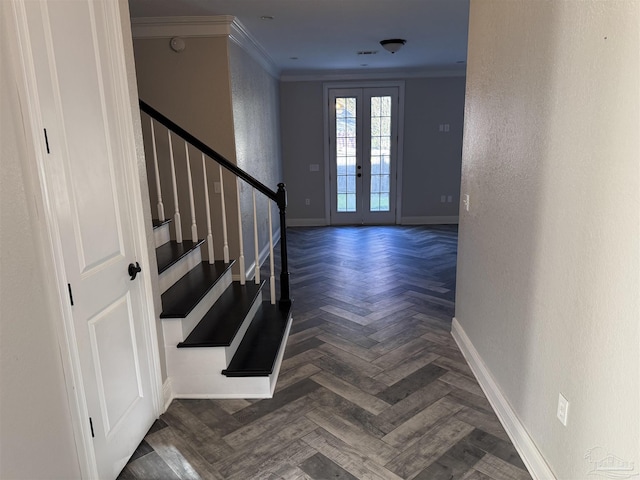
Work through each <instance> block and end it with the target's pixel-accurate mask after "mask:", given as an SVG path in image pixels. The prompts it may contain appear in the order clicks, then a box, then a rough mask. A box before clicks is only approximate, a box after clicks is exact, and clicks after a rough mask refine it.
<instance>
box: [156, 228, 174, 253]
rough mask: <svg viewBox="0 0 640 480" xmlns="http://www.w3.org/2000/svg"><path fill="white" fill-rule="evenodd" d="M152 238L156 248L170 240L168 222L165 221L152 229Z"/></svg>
mask: <svg viewBox="0 0 640 480" xmlns="http://www.w3.org/2000/svg"><path fill="white" fill-rule="evenodd" d="M153 239H154V241H155V244H156V248H158V247H159V246H161V245H164V244H165V243H167V242H168V241H169V240H171V232H170V231H169V223H165V224H164V225H161V226H159V227H156V228H154V229H153Z"/></svg>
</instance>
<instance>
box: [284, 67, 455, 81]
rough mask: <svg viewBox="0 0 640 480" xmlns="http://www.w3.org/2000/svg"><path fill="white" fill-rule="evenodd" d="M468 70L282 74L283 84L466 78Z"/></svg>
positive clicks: (347, 71) (348, 71)
mask: <svg viewBox="0 0 640 480" xmlns="http://www.w3.org/2000/svg"><path fill="white" fill-rule="evenodd" d="M466 75H467V71H466V69H460V70H457V69H442V70H434V69H408V70H378V71H371V70H367V71H350V70H346V71H342V72H340V71H337V72H336V71H332V72H330V73H329V72H326V71H317V70H316V71H313V70H312V71H306V72H304V71H302V72H293V71H291V72H286V71H285V72H282V74H281V75H280V81H281V82H343V81H367V80H397V79H405V78H439V77H466Z"/></svg>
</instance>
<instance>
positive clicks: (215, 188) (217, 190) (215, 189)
mask: <svg viewBox="0 0 640 480" xmlns="http://www.w3.org/2000/svg"><path fill="white" fill-rule="evenodd" d="M221 190H222V188H221V186H220V182H213V193H220V192H221Z"/></svg>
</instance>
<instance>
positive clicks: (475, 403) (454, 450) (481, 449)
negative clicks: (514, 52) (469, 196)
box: [119, 226, 531, 480]
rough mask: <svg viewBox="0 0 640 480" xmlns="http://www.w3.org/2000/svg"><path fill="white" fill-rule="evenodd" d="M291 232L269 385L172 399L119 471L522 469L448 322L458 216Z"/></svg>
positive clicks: (350, 473) (236, 474) (350, 475)
mask: <svg viewBox="0 0 640 480" xmlns="http://www.w3.org/2000/svg"><path fill="white" fill-rule="evenodd" d="M288 234H289V235H288V239H289V251H290V260H289V263H290V265H289V266H290V271H291V282H292V285H291V288H292V297H293V298H294V307H293V326H292V329H291V336H290V338H289V341H288V343H287V348H286V351H285V360H284V362H283V364H282V368H281V371H280V378H279V380H278V384H277V388H276V392H275V395H274V397H273V399H265V400H174V401H173V402H172V404H171V406H170V407H169V409H168V410H167V412H166V413H165V414H163V415H162V417H161V418H160V419H159V420H158V421H156V423H155V424H154V426H153V428H152V429H151V430H150V431H149V433H148V434H147V436H146V437H145V439H144V441H143V442H142V443H141V445H140V446H139V447H138V450H137V451H136V453H135V454H134V455H133V457H132V458H131V460H130V462H129V463H128V465H127V466H126V467H125V469H124V471H123V472H122V474H121V475H120V477H119V478H120V479H121V480H129V479H162V480H169V479H197V478H202V479H240V480H247V479H257V478H260V479H330V478H331V479H334V478H340V479H362V478H366V479H413V478H416V479H429V480H440V479H465V480H488V479H493V480H519V479H530V478H531V477H530V475H529V474H528V473H527V471H526V469H525V467H524V465H523V463H522V461H521V460H520V457H519V456H518V453H517V452H516V450H515V449H514V447H513V445H512V443H511V441H510V440H509V437H508V436H507V434H506V433H505V431H504V429H503V428H502V426H501V425H500V422H499V421H498V419H497V417H496V416H495V414H494V413H493V410H492V409H491V406H490V405H489V403H488V401H487V400H486V398H485V396H484V394H483V392H482V390H481V389H480V387H479V386H478V383H477V382H476V380H475V378H474V376H473V374H472V373H471V371H470V370H469V368H468V366H467V364H466V362H465V360H464V358H463V357H462V354H461V353H460V351H459V350H458V348H457V346H456V344H455V342H454V341H453V339H452V338H451V335H450V330H451V318H452V317H453V315H454V299H455V291H454V289H455V269H456V244H457V228H456V227H455V226H419V227H396V226H393V227H332V228H290V229H288ZM267 263H268V262H267Z"/></svg>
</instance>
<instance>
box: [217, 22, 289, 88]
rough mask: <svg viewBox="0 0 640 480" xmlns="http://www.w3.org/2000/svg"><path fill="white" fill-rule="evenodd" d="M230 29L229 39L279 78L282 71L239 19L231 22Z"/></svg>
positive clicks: (273, 75)
mask: <svg viewBox="0 0 640 480" xmlns="http://www.w3.org/2000/svg"><path fill="white" fill-rule="evenodd" d="M230 29H231V32H230V33H229V39H230V40H231V41H232V42H233V43H235V44H236V45H238V46H239V47H240V48H242V49H243V50H244V51H245V52H247V54H248V55H249V56H250V57H251V58H253V59H254V60H255V61H256V62H258V63H259V64H260V65H261V66H262V68H264V69H265V70H266V71H267V72H268V73H269V74H270V75H271V76H272V77H274V78H279V76H280V70H279V69H278V67H277V66H276V64H275V62H274V61H273V59H272V58H271V56H270V55H269V53H268V52H267V51H266V50H265V48H264V47H263V46H262V45H261V44H260V42H258V40H256V38H255V37H254V36H253V35H251V33H250V32H249V31H248V30H247V29H246V28H245V26H244V25H243V24H242V23H240V21H239V20H238V19H237V18H236V19H234V20H233V22H231V26H230Z"/></svg>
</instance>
